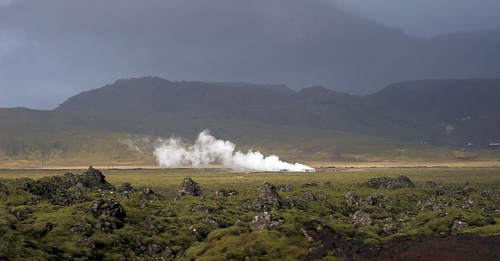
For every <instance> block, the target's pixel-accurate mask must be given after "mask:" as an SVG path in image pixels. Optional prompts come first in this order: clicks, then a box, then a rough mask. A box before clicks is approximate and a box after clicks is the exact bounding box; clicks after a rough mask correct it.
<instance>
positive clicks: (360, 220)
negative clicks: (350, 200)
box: [351, 210, 372, 226]
mask: <svg viewBox="0 0 500 261" xmlns="http://www.w3.org/2000/svg"><path fill="white" fill-rule="evenodd" d="M351 220H352V223H353V224H354V225H357V226H367V225H371V224H372V218H371V217H370V215H369V214H368V213H366V212H363V211H361V210H358V211H356V212H355V213H354V214H353V215H352V217H351Z"/></svg>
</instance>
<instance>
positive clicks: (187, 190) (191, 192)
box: [174, 177, 204, 200]
mask: <svg viewBox="0 0 500 261" xmlns="http://www.w3.org/2000/svg"><path fill="white" fill-rule="evenodd" d="M184 196H195V197H202V198H204V196H203V193H202V192H201V188H200V186H199V185H198V183H196V182H195V181H194V180H192V179H191V178H190V177H186V178H184V181H182V184H181V188H180V189H179V192H178V193H177V196H175V198H174V200H179V199H181V198H182V197H184Z"/></svg>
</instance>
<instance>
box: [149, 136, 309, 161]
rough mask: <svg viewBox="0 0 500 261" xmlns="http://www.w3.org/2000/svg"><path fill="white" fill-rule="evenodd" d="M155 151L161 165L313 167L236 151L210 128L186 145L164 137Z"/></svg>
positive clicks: (274, 157)
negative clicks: (211, 131) (212, 133)
mask: <svg viewBox="0 0 500 261" xmlns="http://www.w3.org/2000/svg"><path fill="white" fill-rule="evenodd" d="M154 154H155V156H156V159H157V161H158V163H159V164H160V166H166V167H174V166H182V165H192V166H193V167H196V168H198V167H205V166H209V165H210V164H213V163H219V164H222V165H224V166H225V167H227V168H231V169H234V170H253V171H281V170H287V171H314V169H313V168H311V167H309V166H306V165H303V164H299V163H295V164H290V163H287V162H283V161H281V160H280V159H279V157H277V156H274V155H272V156H269V157H264V155H262V153H260V152H258V151H248V152H247V153H242V152H241V151H236V152H235V145H234V144H233V143H232V142H230V141H223V140H217V139H215V138H214V137H213V136H212V135H210V132H209V131H208V130H204V131H202V132H201V133H200V134H199V135H198V138H197V139H196V141H195V143H194V144H193V145H191V146H186V145H184V144H183V143H182V142H181V141H180V140H179V139H174V138H170V139H168V140H161V141H160V142H159V144H158V145H157V146H156V148H155V151H154Z"/></svg>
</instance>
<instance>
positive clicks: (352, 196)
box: [345, 190, 359, 206]
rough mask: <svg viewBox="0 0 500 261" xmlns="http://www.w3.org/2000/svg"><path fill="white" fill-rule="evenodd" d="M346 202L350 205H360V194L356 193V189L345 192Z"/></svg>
mask: <svg viewBox="0 0 500 261" xmlns="http://www.w3.org/2000/svg"><path fill="white" fill-rule="evenodd" d="M345 202H346V203H347V205H349V206H355V205H358V204H359V202H358V194H356V192H354V191H350V190H349V191H347V193H346V194H345Z"/></svg>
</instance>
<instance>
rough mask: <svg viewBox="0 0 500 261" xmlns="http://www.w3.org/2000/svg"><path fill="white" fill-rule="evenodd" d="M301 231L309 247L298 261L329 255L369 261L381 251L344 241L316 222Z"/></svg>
mask: <svg viewBox="0 0 500 261" xmlns="http://www.w3.org/2000/svg"><path fill="white" fill-rule="evenodd" d="M301 230H302V233H304V236H305V238H306V240H307V242H308V243H309V244H310V247H309V252H308V253H307V254H305V255H304V256H302V257H301V258H300V260H320V259H322V258H323V257H325V256H327V255H329V254H330V253H331V254H333V255H334V256H337V257H341V258H344V259H346V260H371V259H373V257H375V256H377V255H378V254H379V253H380V250H381V246H380V245H373V244H365V243H363V241H358V240H349V239H345V238H344V237H343V235H342V233H339V232H336V231H335V230H334V229H332V228H331V227H330V226H327V225H324V224H322V223H321V222H320V221H317V220H311V221H309V222H307V223H306V224H305V227H304V228H301Z"/></svg>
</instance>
